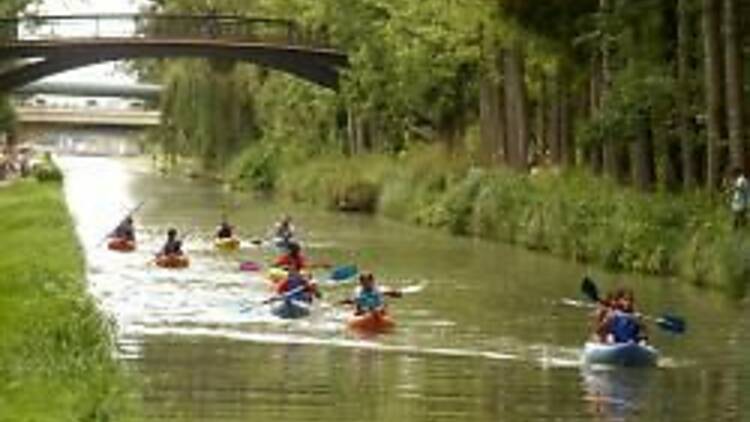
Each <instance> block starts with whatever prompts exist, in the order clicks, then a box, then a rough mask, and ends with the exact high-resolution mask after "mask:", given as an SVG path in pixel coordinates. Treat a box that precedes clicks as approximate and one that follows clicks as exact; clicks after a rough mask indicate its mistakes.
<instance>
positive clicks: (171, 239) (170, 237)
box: [159, 228, 182, 256]
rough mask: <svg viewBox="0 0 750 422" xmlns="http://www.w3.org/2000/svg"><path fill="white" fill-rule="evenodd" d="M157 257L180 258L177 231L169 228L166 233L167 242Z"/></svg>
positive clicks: (180, 242) (180, 250) (180, 247)
mask: <svg viewBox="0 0 750 422" xmlns="http://www.w3.org/2000/svg"><path fill="white" fill-rule="evenodd" d="M159 255H164V256H170V255H173V256H182V241H181V240H179V239H177V229H174V228H171V229H169V230H168V231H167V241H166V242H165V243H164V246H163V247H162V248H161V251H160V252H159Z"/></svg>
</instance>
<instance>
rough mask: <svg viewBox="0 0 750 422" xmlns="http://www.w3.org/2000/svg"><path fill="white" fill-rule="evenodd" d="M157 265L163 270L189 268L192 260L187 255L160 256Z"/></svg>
mask: <svg viewBox="0 0 750 422" xmlns="http://www.w3.org/2000/svg"><path fill="white" fill-rule="evenodd" d="M155 263H156V265H157V266H159V267H162V268H187V267H188V266H190V260H189V259H188V257H186V256H185V255H159V256H157V257H156V260H155Z"/></svg>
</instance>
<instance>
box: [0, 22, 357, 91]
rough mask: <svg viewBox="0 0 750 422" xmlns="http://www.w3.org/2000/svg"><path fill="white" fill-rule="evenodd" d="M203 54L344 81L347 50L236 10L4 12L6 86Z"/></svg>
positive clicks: (324, 81)
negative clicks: (111, 64)
mask: <svg viewBox="0 0 750 422" xmlns="http://www.w3.org/2000/svg"><path fill="white" fill-rule="evenodd" d="M165 57H201V58H209V59H222V60H236V61H245V62H249V63H253V64H256V65H260V66H264V67H268V68H271V69H275V70H279V71H282V72H286V73H289V74H292V75H295V76H297V77H300V78H302V79H305V80H308V81H310V82H313V83H315V84H318V85H321V86H323V87H326V88H331V89H337V88H338V84H339V77H340V72H341V69H342V68H345V67H347V66H348V58H347V56H346V54H344V53H341V52H339V51H336V50H335V49H332V48H331V47H330V46H328V45H327V44H326V43H325V42H324V37H322V36H319V35H316V34H312V33H309V32H306V31H304V30H303V29H302V28H300V27H299V26H298V25H297V24H295V23H294V22H293V21H289V20H282V19H265V18H253V17H244V16H234V15H212V14H207V15H163V14H148V15H133V14H114V15H69V16H27V17H23V18H5V19H0V61H2V60H5V61H7V62H8V63H12V65H10V66H6V67H5V69H2V70H0V92H3V91H4V92H8V91H11V90H13V89H14V88H17V87H20V86H23V85H26V84H29V83H31V82H33V81H35V80H37V79H40V78H43V77H45V76H49V75H53V74H55V73H59V72H63V71H66V70H70V69H74V68H77V67H83V66H88V65H91V64H95V63H101V62H107V61H113V60H121V59H137V58H165Z"/></svg>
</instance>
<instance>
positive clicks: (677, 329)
mask: <svg viewBox="0 0 750 422" xmlns="http://www.w3.org/2000/svg"><path fill="white" fill-rule="evenodd" d="M656 325H658V326H659V328H661V329H663V330H666V331H669V332H672V333H674V334H682V333H684V332H685V331H686V330H687V324H686V323H685V320H684V319H682V318H680V317H678V316H675V315H662V316H661V317H659V319H657V320H656Z"/></svg>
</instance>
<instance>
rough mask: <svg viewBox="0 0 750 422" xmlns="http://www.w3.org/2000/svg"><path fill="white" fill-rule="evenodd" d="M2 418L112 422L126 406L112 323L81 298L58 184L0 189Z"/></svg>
mask: <svg viewBox="0 0 750 422" xmlns="http://www.w3.org/2000/svg"><path fill="white" fill-rule="evenodd" d="M0 230H2V233H3V236H2V239H0V247H1V248H2V250H3V255H2V256H1V257H0V335H1V336H2V339H3V341H2V342H0V377H2V379H3V383H2V386H0V404H1V406H2V409H3V411H2V413H1V414H0V420H2V421H17V420H34V421H59V420H92V421H94V420H95V421H105V420H113V419H116V418H118V417H122V416H124V412H125V411H126V410H127V409H126V408H127V407H129V404H128V400H127V399H126V396H125V394H126V388H127V385H126V383H125V382H124V378H123V376H124V375H123V373H122V368H121V367H120V366H119V364H118V363H116V362H115V361H114V359H113V351H114V344H113V343H112V332H111V328H112V327H111V324H110V322H109V321H107V320H106V319H104V317H103V316H102V315H101V314H100V313H99V312H98V310H97V309H96V306H95V304H94V302H93V301H92V300H91V299H90V298H89V297H88V296H87V293H86V288H85V285H84V273H83V268H84V263H83V258H82V256H81V251H80V250H79V248H78V245H77V242H76V239H75V236H74V232H73V226H72V222H71V220H70V218H69V216H68V215H67V214H66V211H65V206H64V202H63V199H62V196H61V189H60V187H59V186H57V185H51V184H37V183H35V182H32V181H28V182H18V183H15V184H13V185H11V186H9V187H5V188H3V189H2V192H0Z"/></svg>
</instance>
